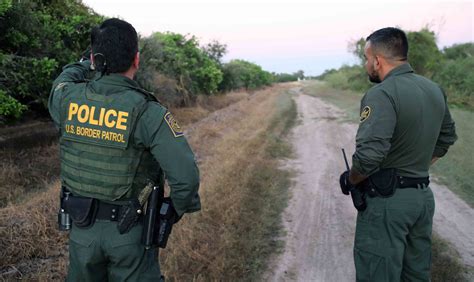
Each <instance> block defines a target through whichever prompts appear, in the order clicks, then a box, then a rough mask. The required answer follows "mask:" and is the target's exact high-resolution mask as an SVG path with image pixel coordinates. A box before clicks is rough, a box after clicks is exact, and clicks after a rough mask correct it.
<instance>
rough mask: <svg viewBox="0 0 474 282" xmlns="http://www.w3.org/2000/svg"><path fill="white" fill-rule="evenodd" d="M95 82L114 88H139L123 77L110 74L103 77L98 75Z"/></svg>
mask: <svg viewBox="0 0 474 282" xmlns="http://www.w3.org/2000/svg"><path fill="white" fill-rule="evenodd" d="M94 80H95V81H97V82H100V83H104V84H109V85H114V86H128V87H131V88H140V86H139V85H138V83H137V82H136V81H134V80H132V79H130V78H128V77H126V76H124V75H121V74H118V73H111V74H108V75H103V76H102V77H101V76H100V74H98V77H96V78H95V79H94Z"/></svg>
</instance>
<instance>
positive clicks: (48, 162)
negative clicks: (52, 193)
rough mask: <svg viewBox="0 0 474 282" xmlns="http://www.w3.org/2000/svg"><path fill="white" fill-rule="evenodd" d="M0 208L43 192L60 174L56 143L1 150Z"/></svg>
mask: <svg viewBox="0 0 474 282" xmlns="http://www.w3.org/2000/svg"><path fill="white" fill-rule="evenodd" d="M0 157H1V159H2V162H1V163H0V208H1V207H5V206H7V205H11V204H18V203H20V202H21V201H22V200H24V199H25V198H27V197H28V194H29V193H34V192H38V191H41V190H44V189H45V187H46V186H47V185H46V184H47V183H49V182H51V181H53V180H54V179H57V177H58V175H59V149H58V146H57V144H51V145H42V146H38V147H32V148H24V149H16V150H15V149H12V148H6V149H3V150H0Z"/></svg>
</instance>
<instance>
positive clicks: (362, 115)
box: [360, 106, 372, 122]
mask: <svg viewBox="0 0 474 282" xmlns="http://www.w3.org/2000/svg"><path fill="white" fill-rule="evenodd" d="M371 112H372V109H371V108H370V107H369V106H365V107H364V108H363V109H362V112H361V113H360V122H364V121H366V120H367V119H368V118H369V116H370V113H371Z"/></svg>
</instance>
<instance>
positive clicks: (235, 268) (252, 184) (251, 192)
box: [162, 89, 294, 281]
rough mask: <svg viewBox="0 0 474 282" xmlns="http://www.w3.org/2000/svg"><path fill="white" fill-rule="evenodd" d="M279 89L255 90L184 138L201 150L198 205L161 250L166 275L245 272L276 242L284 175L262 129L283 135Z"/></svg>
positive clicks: (250, 273) (223, 276)
mask: <svg viewBox="0 0 474 282" xmlns="http://www.w3.org/2000/svg"><path fill="white" fill-rule="evenodd" d="M281 91H284V90H283V89H278V90H277V91H275V89H272V90H267V91H262V92H258V93H257V94H255V95H254V96H252V97H251V99H250V100H248V101H243V102H240V103H238V104H236V105H233V106H232V109H228V110H226V112H225V114H223V113H220V112H218V113H215V115H213V116H211V117H209V118H208V119H206V120H204V121H202V122H201V124H200V127H199V129H196V130H195V131H194V134H193V135H192V136H191V138H190V142H191V145H192V147H193V148H195V150H196V151H197V152H198V153H199V154H200V160H201V161H200V164H199V166H200V169H201V176H202V186H201V187H202V188H201V196H202V202H203V210H202V211H201V212H200V213H198V214H195V215H191V216H189V217H187V218H185V219H184V220H183V223H180V224H179V225H178V226H176V227H177V228H176V230H175V231H174V232H175V233H174V234H173V238H172V240H171V242H170V243H171V244H170V248H169V249H167V250H165V251H164V252H163V254H162V267H163V270H164V272H165V275H166V276H167V278H168V279H170V280H206V281H207V280H224V281H225V280H249V279H251V278H254V277H256V275H258V272H259V271H260V270H261V269H262V267H263V262H264V257H265V255H267V254H268V253H269V252H270V251H272V250H273V249H274V248H275V245H276V244H277V242H275V241H274V240H271V238H272V237H273V236H278V232H279V230H280V229H279V216H278V215H279V212H281V210H282V209H283V208H284V206H285V202H286V201H285V199H286V192H285V191H286V188H287V186H288V178H287V176H288V175H287V174H285V173H284V172H282V171H280V170H279V169H278V163H277V160H276V159H275V158H272V157H271V156H270V155H269V154H268V151H267V148H268V147H269V146H270V145H271V144H272V143H273V142H274V141H273V139H272V138H268V137H269V136H270V135H271V134H269V133H270V132H269V131H268V130H269V129H270V128H271V127H272V126H273V128H272V129H273V133H274V134H275V135H281V134H282V133H283V132H284V131H285V129H286V123H285V121H286V120H285V118H282V116H284V115H283V114H284V113H282V112H279V111H278V110H279V108H278V107H275V104H276V103H277V100H278V99H279V94H281V93H279V92H281ZM289 106H290V107H291V104H290V105H289ZM277 114H280V115H278V116H279V119H278V120H280V122H279V123H278V124H280V126H277V125H276V124H275V123H276V122H275V120H274V119H273V117H274V116H275V115H277ZM288 117H289V118H292V117H294V116H291V115H290V116H288ZM209 132H212V134H209Z"/></svg>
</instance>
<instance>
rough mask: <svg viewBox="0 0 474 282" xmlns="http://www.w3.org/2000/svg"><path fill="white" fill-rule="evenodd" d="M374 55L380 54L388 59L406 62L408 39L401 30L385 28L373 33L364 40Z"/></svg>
mask: <svg viewBox="0 0 474 282" xmlns="http://www.w3.org/2000/svg"><path fill="white" fill-rule="evenodd" d="M366 41H367V42H369V41H370V46H371V47H372V49H373V50H374V52H375V53H380V54H382V55H384V56H385V57H387V58H388V59H398V60H401V61H405V60H407V57H408V39H407V36H406V34H405V32H403V30H401V29H398V28H395V27H386V28H382V29H379V30H377V31H374V32H373V33H372V34H371V35H369V36H368V37H367V39H366Z"/></svg>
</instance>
